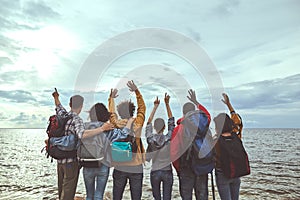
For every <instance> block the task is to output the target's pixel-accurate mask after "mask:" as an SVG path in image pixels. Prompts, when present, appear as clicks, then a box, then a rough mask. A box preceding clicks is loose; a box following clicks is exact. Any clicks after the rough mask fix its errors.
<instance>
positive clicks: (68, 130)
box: [55, 104, 84, 164]
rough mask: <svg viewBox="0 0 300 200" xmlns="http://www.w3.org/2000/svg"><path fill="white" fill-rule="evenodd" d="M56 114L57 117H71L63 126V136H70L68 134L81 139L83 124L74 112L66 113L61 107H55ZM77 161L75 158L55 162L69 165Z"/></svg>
mask: <svg viewBox="0 0 300 200" xmlns="http://www.w3.org/2000/svg"><path fill="white" fill-rule="evenodd" d="M55 110H56V114H57V115H65V114H67V113H68V114H69V115H71V116H72V118H71V119H69V120H68V121H67V124H66V126H65V135H70V134H76V135H77V137H78V138H79V139H81V138H82V134H83V132H84V124H83V121H82V119H81V118H80V117H79V116H78V115H77V113H75V112H72V111H70V112H67V111H66V109H65V108H64V107H63V106H62V105H61V104H59V105H57V106H56V108H55ZM74 161H77V158H65V159H60V160H57V163H59V164H64V163H70V162H74Z"/></svg>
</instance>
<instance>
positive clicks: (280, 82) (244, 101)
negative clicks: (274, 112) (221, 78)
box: [228, 74, 300, 110]
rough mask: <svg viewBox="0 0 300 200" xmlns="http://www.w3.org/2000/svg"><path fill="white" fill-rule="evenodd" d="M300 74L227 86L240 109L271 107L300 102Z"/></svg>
mask: <svg viewBox="0 0 300 200" xmlns="http://www.w3.org/2000/svg"><path fill="white" fill-rule="evenodd" d="M299 88H300V74H296V75H293V76H289V77H286V78H280V79H273V80H266V81H259V82H252V83H247V84H242V85H239V86H237V87H234V88H228V93H229V95H230V96H232V99H233V100H234V102H235V106H236V107H238V108H240V109H264V108H268V109H270V110H271V109H273V108H279V107H282V106H287V105H288V104H293V103H295V102H300V90H299ZM291 109H293V107H291Z"/></svg>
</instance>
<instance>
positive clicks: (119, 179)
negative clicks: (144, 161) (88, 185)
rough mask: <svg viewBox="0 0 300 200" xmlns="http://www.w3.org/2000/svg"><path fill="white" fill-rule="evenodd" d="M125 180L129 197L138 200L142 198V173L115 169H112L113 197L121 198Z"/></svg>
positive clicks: (118, 199)
mask: <svg viewBox="0 0 300 200" xmlns="http://www.w3.org/2000/svg"><path fill="white" fill-rule="evenodd" d="M127 180H129V185H130V194H131V199H132V200H140V199H141V198H142V186H143V173H129V172H124V171H119V170H117V169H114V172H113V199H114V200H121V199H122V197H123V192H124V189H125V186H126V184H127Z"/></svg>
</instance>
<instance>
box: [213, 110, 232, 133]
mask: <svg viewBox="0 0 300 200" xmlns="http://www.w3.org/2000/svg"><path fill="white" fill-rule="evenodd" d="M214 122H215V126H216V130H217V132H218V133H219V134H222V133H231V132H232V129H233V126H234V123H233V121H232V119H231V118H230V117H229V115H227V114H226V113H220V114H218V116H216V117H215V118H214ZM220 131H221V132H220Z"/></svg>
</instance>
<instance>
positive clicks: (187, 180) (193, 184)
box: [179, 172, 208, 200]
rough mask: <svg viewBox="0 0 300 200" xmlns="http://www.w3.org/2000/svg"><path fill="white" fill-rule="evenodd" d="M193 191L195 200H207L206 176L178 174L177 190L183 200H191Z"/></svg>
mask: <svg viewBox="0 0 300 200" xmlns="http://www.w3.org/2000/svg"><path fill="white" fill-rule="evenodd" d="M193 189H194V190H195V195H196V199H197V200H207V199H208V175H207V174H204V175H200V176H197V175H195V174H193V173H190V172H189V173H184V172H180V174H179V190H180V196H181V198H182V199H183V200H192V198H193Z"/></svg>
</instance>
